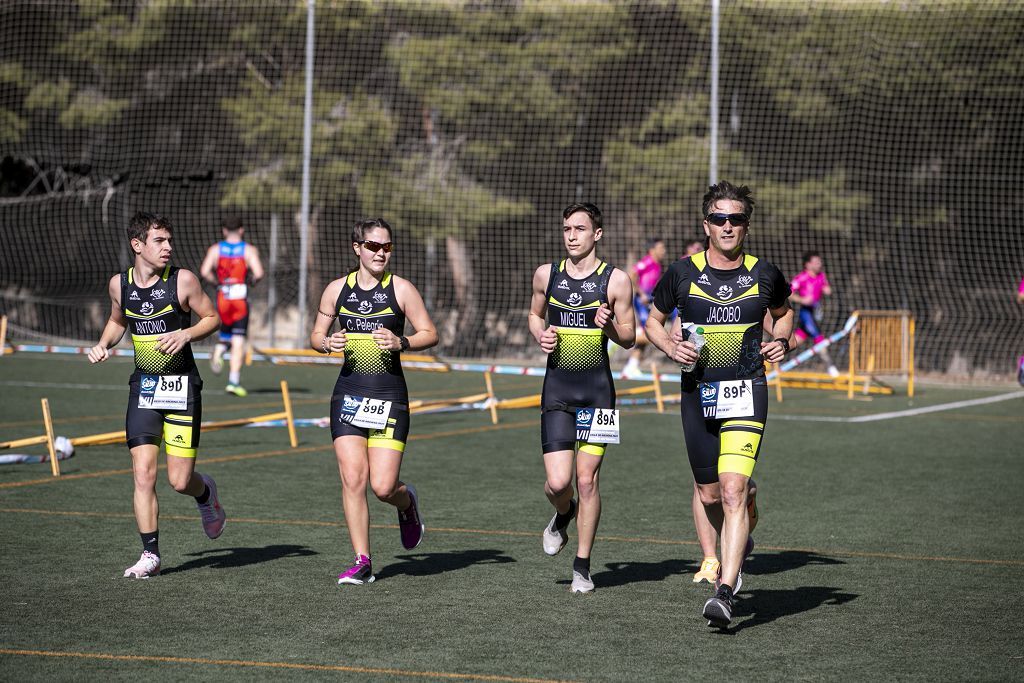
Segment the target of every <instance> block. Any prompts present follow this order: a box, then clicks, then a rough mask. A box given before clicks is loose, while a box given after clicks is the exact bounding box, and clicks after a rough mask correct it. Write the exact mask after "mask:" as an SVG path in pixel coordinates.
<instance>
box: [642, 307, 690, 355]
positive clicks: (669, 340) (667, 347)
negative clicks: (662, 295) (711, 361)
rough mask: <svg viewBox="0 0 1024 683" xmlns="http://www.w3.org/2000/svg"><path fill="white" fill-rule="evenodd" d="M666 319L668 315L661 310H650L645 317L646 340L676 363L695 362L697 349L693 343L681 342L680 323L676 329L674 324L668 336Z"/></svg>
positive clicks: (654, 308)
mask: <svg viewBox="0 0 1024 683" xmlns="http://www.w3.org/2000/svg"><path fill="white" fill-rule="evenodd" d="M667 319H668V313H662V312H661V309H660V308H658V307H657V306H654V307H652V308H651V312H650V314H649V315H648V316H647V324H646V325H644V332H646V333H647V340H648V341H650V342H651V343H652V344H654V345H655V346H656V347H658V349H660V350H661V352H662V353H664V354H665V355H666V356H668V357H669V358H671V359H672V360H674V361H675V362H677V363H695V362H697V357H698V354H697V347H696V346H694V344H693V342H690V341H683V340H682V332H681V327H682V323H681V322H680V323H678V324H679V327H678V328H677V327H676V326H675V323H674V324H673V328H672V330H673V331H672V334H671V335H670V334H669V332H668V330H666V329H665V321H666V320H667Z"/></svg>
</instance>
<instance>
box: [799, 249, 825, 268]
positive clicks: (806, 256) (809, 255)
mask: <svg viewBox="0 0 1024 683" xmlns="http://www.w3.org/2000/svg"><path fill="white" fill-rule="evenodd" d="M815 256H817V257H818V258H821V254H819V253H818V252H816V251H805V252H804V260H803V261H802V263H803V264H804V265H805V266H806V265H807V263H808V261H810V260H811V259H812V258H814V257H815Z"/></svg>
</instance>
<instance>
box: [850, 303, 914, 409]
mask: <svg viewBox="0 0 1024 683" xmlns="http://www.w3.org/2000/svg"><path fill="white" fill-rule="evenodd" d="M853 314H854V315H855V316H857V326H856V327H855V328H854V329H853V332H852V333H851V335H850V378H851V381H850V382H849V383H848V385H847V396H848V397H849V398H853V387H854V383H855V382H854V381H852V380H853V378H854V377H855V376H857V375H858V374H862V375H864V376H866V378H867V380H868V381H870V379H872V378H873V377H874V376H875V375H902V376H904V377H906V378H907V396H908V397H910V398H913V397H914V315H913V314H912V313H911V312H910V311H902V310H900V311H854V312H853ZM865 386H867V384H865Z"/></svg>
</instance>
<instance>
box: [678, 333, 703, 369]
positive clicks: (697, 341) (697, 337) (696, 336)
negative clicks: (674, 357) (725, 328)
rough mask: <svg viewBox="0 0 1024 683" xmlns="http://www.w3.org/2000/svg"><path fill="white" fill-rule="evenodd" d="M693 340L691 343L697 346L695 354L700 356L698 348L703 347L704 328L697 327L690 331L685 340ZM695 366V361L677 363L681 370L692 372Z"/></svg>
mask: <svg viewBox="0 0 1024 683" xmlns="http://www.w3.org/2000/svg"><path fill="white" fill-rule="evenodd" d="M686 341H690V342H693V345H694V346H696V347H697V356H698V357H699V356H700V350H701V349H702V348H704V328H703V327H698V328H697V329H696V330H695V331H693V332H690V337H689V338H688V339H687V340H686ZM696 367H697V361H694V362H692V363H682V364H680V365H679V370H680V371H681V372H693V370H694V368H696Z"/></svg>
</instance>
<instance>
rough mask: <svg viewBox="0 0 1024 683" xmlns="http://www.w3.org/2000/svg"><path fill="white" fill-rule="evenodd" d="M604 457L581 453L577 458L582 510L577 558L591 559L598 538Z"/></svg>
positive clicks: (578, 531) (577, 479) (580, 511)
mask: <svg viewBox="0 0 1024 683" xmlns="http://www.w3.org/2000/svg"><path fill="white" fill-rule="evenodd" d="M602 459H603V458H602V456H600V455H594V454H593V453H586V452H583V451H580V453H579V455H577V456H576V487H577V488H578V489H579V493H580V508H579V512H578V513H576V531H577V533H578V535H579V538H578V539H577V550H576V556H577V557H585V558H589V557H590V552H591V550H592V549H593V547H594V537H595V536H597V525H598V523H599V522H600V521H601V491H600V489H599V487H598V479H599V477H598V475H599V474H600V471H601V461H602Z"/></svg>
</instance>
